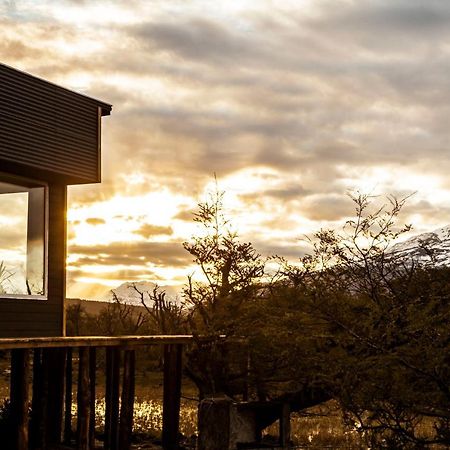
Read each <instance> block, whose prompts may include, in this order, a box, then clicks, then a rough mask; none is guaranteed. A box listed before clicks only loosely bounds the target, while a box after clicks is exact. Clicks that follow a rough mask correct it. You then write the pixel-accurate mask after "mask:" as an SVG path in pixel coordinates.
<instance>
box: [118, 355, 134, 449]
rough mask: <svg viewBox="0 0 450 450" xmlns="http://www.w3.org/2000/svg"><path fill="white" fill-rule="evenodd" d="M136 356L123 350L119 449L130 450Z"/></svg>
mask: <svg viewBox="0 0 450 450" xmlns="http://www.w3.org/2000/svg"><path fill="white" fill-rule="evenodd" d="M135 366H136V355H135V351H134V350H125V354H124V362H123V383H122V402H121V409H120V426H119V448H120V450H130V448H131V433H132V431H133V411H134V387H135V379H134V377H135Z"/></svg>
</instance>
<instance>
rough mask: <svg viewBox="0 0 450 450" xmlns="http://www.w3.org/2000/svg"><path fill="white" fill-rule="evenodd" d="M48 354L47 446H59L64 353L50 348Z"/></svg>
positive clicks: (60, 349) (62, 403)
mask: <svg viewBox="0 0 450 450" xmlns="http://www.w3.org/2000/svg"><path fill="white" fill-rule="evenodd" d="M46 351H47V352H48V365H49V366H48V383H49V387H50V389H49V391H48V400H47V402H48V409H47V427H46V428H47V444H48V445H49V446H50V447H52V446H58V445H59V444H61V435H62V423H63V410H64V375H65V364H66V351H65V349H63V348H51V349H47V350H46Z"/></svg>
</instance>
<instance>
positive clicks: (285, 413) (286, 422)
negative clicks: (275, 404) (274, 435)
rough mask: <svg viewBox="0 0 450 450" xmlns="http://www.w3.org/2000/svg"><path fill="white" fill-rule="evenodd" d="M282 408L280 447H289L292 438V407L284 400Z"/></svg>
mask: <svg viewBox="0 0 450 450" xmlns="http://www.w3.org/2000/svg"><path fill="white" fill-rule="evenodd" d="M280 408H281V410H280V447H283V448H285V447H287V446H288V445H289V442H290V440H291V407H290V405H289V403H287V402H283V403H282V404H281V407H280Z"/></svg>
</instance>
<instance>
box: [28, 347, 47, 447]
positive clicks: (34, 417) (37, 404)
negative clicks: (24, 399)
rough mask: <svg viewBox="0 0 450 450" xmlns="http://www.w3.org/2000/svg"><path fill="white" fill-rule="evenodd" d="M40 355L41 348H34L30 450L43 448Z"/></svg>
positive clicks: (42, 392) (42, 375) (42, 381)
mask: <svg viewBox="0 0 450 450" xmlns="http://www.w3.org/2000/svg"><path fill="white" fill-rule="evenodd" d="M42 354H43V352H42V349H41V348H35V349H34V350H33V399H32V403H31V419H30V439H29V440H30V449H37V448H43V440H44V423H43V415H44V410H43V408H44V403H43V395H44V374H43V363H42Z"/></svg>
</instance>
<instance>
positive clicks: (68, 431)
mask: <svg viewBox="0 0 450 450" xmlns="http://www.w3.org/2000/svg"><path fill="white" fill-rule="evenodd" d="M72 366H73V364H72V348H70V347H69V348H68V349H67V353H66V393H65V400H64V403H65V406H64V439H63V441H64V444H66V445H70V443H71V441H72V396H73V393H72V379H73V378H72Z"/></svg>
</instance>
